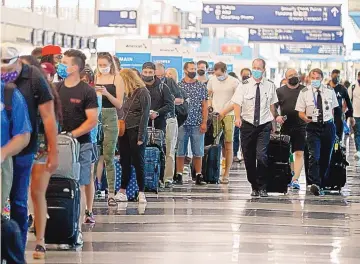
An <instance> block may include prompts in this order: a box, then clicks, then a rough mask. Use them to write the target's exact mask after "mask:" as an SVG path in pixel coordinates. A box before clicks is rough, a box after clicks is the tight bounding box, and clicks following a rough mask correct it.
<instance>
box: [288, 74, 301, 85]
mask: <svg viewBox="0 0 360 264" xmlns="http://www.w3.org/2000/svg"><path fill="white" fill-rule="evenodd" d="M299 82H300V80H299V78H298V77H296V76H294V77H291V78H290V79H289V80H288V83H289V84H290V85H291V86H295V85H298V84H299Z"/></svg>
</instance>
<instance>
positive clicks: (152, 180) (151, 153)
mask: <svg viewBox="0 0 360 264" xmlns="http://www.w3.org/2000/svg"><path fill="white" fill-rule="evenodd" d="M160 172H161V151H160V150H159V148H158V147H146V149H145V190H146V191H150V192H155V193H158V187H159V179H160Z"/></svg>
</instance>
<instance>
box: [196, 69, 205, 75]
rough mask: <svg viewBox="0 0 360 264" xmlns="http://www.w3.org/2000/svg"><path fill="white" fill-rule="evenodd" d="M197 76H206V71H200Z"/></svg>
mask: <svg viewBox="0 0 360 264" xmlns="http://www.w3.org/2000/svg"><path fill="white" fill-rule="evenodd" d="M197 74H199V76H204V75H205V71H204V70H198V71H197Z"/></svg>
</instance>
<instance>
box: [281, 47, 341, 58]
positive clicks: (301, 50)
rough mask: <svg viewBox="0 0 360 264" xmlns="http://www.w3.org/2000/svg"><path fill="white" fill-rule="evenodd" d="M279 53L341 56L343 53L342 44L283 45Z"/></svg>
mask: <svg viewBox="0 0 360 264" xmlns="http://www.w3.org/2000/svg"><path fill="white" fill-rule="evenodd" d="M280 54H284V55H327V56H329V55H331V56H341V55H343V48H342V46H326V45H323V46H312V45H304V46H296V45H284V46H281V47H280Z"/></svg>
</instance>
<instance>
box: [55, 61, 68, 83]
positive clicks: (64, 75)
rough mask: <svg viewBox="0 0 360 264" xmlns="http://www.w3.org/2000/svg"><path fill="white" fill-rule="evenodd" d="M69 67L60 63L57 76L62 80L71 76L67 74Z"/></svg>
mask: <svg viewBox="0 0 360 264" xmlns="http://www.w3.org/2000/svg"><path fill="white" fill-rule="evenodd" d="M67 68H68V66H66V65H65V64H62V63H60V64H59V65H58V67H57V70H56V71H57V74H58V75H59V76H60V77H61V78H62V79H66V78H67V77H68V76H69V73H68V72H67Z"/></svg>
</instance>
